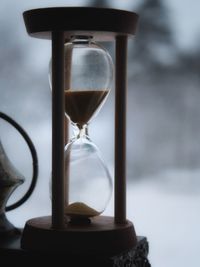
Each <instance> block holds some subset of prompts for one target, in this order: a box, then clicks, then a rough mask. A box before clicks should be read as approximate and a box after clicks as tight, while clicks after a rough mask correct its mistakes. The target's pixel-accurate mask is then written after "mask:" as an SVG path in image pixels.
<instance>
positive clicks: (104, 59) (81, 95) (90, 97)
mask: <svg viewBox="0 0 200 267" xmlns="http://www.w3.org/2000/svg"><path fill="white" fill-rule="evenodd" d="M64 64H65V65H64V69H65V111H66V114H67V116H68V117H69V119H70V120H71V122H72V123H73V124H76V125H77V126H78V127H79V128H82V127H83V126H84V125H85V124H88V123H89V122H90V120H91V118H92V117H93V116H94V115H95V114H97V111H98V110H99V109H100V107H101V106H102V104H103V103H104V101H105V99H106V97H107V96H108V93H109V91H110V89H111V85H112V79H113V63H112V59H111V57H110V55H109V54H108V52H107V51H106V50H105V49H104V48H102V47H101V46H99V45H98V44H96V43H95V42H93V41H92V38H91V37H86V36H75V37H72V39H71V41H70V42H68V43H66V44H65V61H64Z"/></svg>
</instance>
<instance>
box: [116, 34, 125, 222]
mask: <svg viewBox="0 0 200 267" xmlns="http://www.w3.org/2000/svg"><path fill="white" fill-rule="evenodd" d="M115 64H116V70H115V75H116V76H115V89H116V91H115V222H116V223H119V224H123V223H126V94H127V92H126V91H127V88H126V87H127V78H126V73H127V71H126V68H127V36H117V37H116V63H115Z"/></svg>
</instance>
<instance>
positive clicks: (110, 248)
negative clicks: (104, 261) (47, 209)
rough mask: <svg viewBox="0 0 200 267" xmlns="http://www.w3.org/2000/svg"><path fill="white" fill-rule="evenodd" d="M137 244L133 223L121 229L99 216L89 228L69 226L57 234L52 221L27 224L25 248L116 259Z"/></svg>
mask: <svg viewBox="0 0 200 267" xmlns="http://www.w3.org/2000/svg"><path fill="white" fill-rule="evenodd" d="M136 243H137V238H136V234H135V230H134V227H133V224H132V223H131V222H130V221H127V223H126V224H121V225H120V224H115V223H114V218H112V217H107V216H98V217H95V218H93V219H92V222H91V224H89V225H82V226H81V225H71V224H67V225H66V228H65V229H63V230H54V229H52V228H51V217H40V218H34V219H31V220H29V221H28V222H27V223H26V225H25V228H24V232H23V235H22V241H21V246H22V248H23V249H28V250H35V251H37V250H39V251H49V250H52V251H57V252H59V251H67V252H69V253H76V252H82V253H85V254H101V253H102V254H106V255H115V254H116V253H121V252H123V251H126V250H128V249H131V248H133V247H134V246H135V245H136Z"/></svg>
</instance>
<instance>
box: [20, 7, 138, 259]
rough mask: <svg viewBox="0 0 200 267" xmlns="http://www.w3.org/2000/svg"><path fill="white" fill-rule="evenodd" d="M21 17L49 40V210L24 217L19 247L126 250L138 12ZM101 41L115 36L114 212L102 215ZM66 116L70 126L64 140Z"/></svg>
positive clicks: (107, 81) (107, 60)
mask: <svg viewBox="0 0 200 267" xmlns="http://www.w3.org/2000/svg"><path fill="white" fill-rule="evenodd" d="M24 19H25V24H26V28H27V31H28V33H29V34H30V35H31V36H33V37H39V38H47V39H51V40H52V60H51V64H50V66H51V71H50V72H51V79H50V80H51V83H52V214H51V216H44V217H40V218H34V219H31V220H29V221H28V222H27V223H26V226H25V228H24V231H23V235H22V241H21V246H22V248H24V249H26V250H27V249H28V250H34V251H35V250H40V251H43V250H52V251H57V250H61V251H68V252H70V253H72V254H73V253H74V252H77V251H80V253H83V254H84V253H86V254H88V253H89V254H93V255H94V254H101V255H105V254H106V255H109V256H111V255H115V254H116V253H121V252H123V251H127V250H129V249H130V248H132V247H134V246H136V244H137V238H136V234H135V230H134V226H133V224H132V222H130V221H129V220H127V219H126V157H125V154H126V148H125V147H126V65H127V39H128V36H129V35H134V33H135V28H136V24H137V14H135V13H133V12H128V11H122V10H114V9H99V8H80V7H66V8H65V7H63V8H44V9H36V10H29V11H26V12H25V13H24ZM104 41H115V42H116V57H115V166H114V213H115V214H114V216H103V215H102V213H103V211H104V210H105V208H106V206H107V204H108V202H109V200H110V198H111V194H112V178H111V175H110V173H109V170H108V167H107V166H106V164H105V162H104V160H103V157H102V156H101V154H100V151H99V149H98V148H97V146H96V145H95V144H94V143H93V142H92V141H91V139H90V136H89V130H88V125H89V124H90V123H91V122H92V120H93V119H94V117H95V116H96V115H97V113H98V112H99V111H100V109H101V107H102V106H103V104H104V102H105V101H106V98H107V97H108V95H109V92H110V90H111V87H112V80H113V63H112V59H111V56H110V55H109V53H108V52H107V51H106V49H105V48H103V46H102V45H100V44H99V42H102V43H103V42H104ZM65 117H67V118H68V119H69V121H70V124H71V125H72V128H73V131H74V135H73V136H72V137H71V138H70V140H69V141H68V142H67V144H66V146H65V133H66V132H67V131H66V130H65V129H64V124H65V123H64V121H65ZM105 138H106V136H105Z"/></svg>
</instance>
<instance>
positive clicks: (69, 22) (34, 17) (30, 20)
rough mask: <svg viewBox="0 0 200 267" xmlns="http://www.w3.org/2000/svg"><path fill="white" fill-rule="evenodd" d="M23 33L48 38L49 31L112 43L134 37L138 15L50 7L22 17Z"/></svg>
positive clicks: (32, 11) (80, 8)
mask: <svg viewBox="0 0 200 267" xmlns="http://www.w3.org/2000/svg"><path fill="white" fill-rule="evenodd" d="M23 16H24V22H25V25H26V29H27V32H28V33H29V34H30V35H31V36H33V37H38V38H45V39H50V38H51V32H52V31H65V38H66V39H69V38H70V37H71V36H72V35H87V36H88V35H91V36H94V37H95V38H96V39H97V40H100V41H107V40H112V39H113V38H114V37H115V36H116V35H134V33H135V30H136V24H137V20H138V15H137V14H136V13H134V12H129V11H124V10H118V9H109V8H94V7H93V8H92V7H53V8H40V9H33V10H28V11H25V12H24V13H23Z"/></svg>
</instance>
